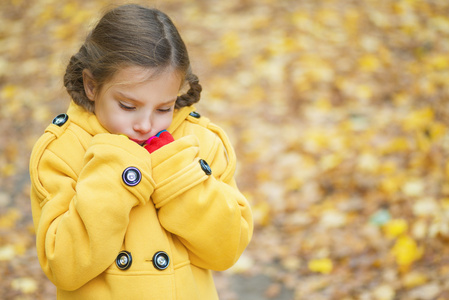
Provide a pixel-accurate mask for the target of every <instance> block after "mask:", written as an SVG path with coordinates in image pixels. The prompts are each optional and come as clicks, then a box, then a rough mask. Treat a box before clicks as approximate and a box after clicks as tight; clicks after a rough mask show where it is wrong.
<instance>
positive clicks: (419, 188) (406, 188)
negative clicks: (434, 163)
mask: <svg viewBox="0 0 449 300" xmlns="http://www.w3.org/2000/svg"><path fill="white" fill-rule="evenodd" d="M402 192H403V193H404V194H405V195H406V196H409V197H418V196H422V195H423V194H424V193H425V185H424V181H423V180H421V179H411V180H408V181H407V182H405V184H404V185H403V187H402Z"/></svg>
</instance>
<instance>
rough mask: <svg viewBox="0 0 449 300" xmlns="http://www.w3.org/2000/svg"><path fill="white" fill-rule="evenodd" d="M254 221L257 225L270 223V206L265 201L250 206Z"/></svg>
mask: <svg viewBox="0 0 449 300" xmlns="http://www.w3.org/2000/svg"><path fill="white" fill-rule="evenodd" d="M252 211H253V218H254V223H255V224H256V225H259V226H267V225H269V224H270V212H271V207H270V205H269V204H268V203H267V202H260V203H257V204H254V205H253V206H252Z"/></svg>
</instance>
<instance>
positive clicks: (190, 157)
mask: <svg viewBox="0 0 449 300" xmlns="http://www.w3.org/2000/svg"><path fill="white" fill-rule="evenodd" d="M200 137H201V135H200ZM204 138H207V139H208V144H209V145H210V146H209V149H207V151H200V145H199V144H200V140H199V138H198V137H197V136H195V135H187V136H184V137H182V138H180V139H178V140H176V141H174V142H172V143H171V144H168V145H166V146H164V147H163V148H161V149H160V150H157V151H156V152H154V153H153V154H152V155H151V157H152V165H153V178H154V180H155V183H156V187H155V191H154V193H153V195H152V200H153V202H154V204H155V206H156V208H157V209H159V212H158V216H159V220H160V222H161V224H162V226H163V227H164V228H165V229H166V230H167V231H169V232H171V233H173V234H175V235H176V236H177V237H178V238H179V239H180V240H181V242H182V243H183V244H184V245H185V247H186V248H187V249H188V250H189V252H190V254H189V257H190V260H191V263H192V264H194V265H196V266H198V267H201V268H205V269H211V270H217V271H219V270H225V269H227V268H229V267H231V266H232V265H233V264H234V263H235V262H236V261H237V259H238V258H239V257H240V255H241V254H242V252H243V250H244V249H245V248H246V246H247V245H248V243H249V241H250V239H251V236H252V231H253V221H252V213H251V210H250V208H249V205H248V202H247V200H246V199H245V197H244V196H243V195H242V194H241V193H240V191H239V190H238V188H237V186H236V184H235V181H234V177H233V174H234V171H235V161H230V154H231V153H227V152H226V151H225V148H224V146H223V142H222V140H221V139H220V138H219V137H218V136H217V135H215V134H211V135H207V136H206V137H203V139H204ZM211 139H212V141H213V142H212V143H211V142H210V140H211ZM230 150H231V151H233V150H232V149H228V152H229V151H230ZM200 153H202V154H201V155H202V156H203V157H201V156H200ZM232 154H233V153H232ZM231 156H232V155H231ZM203 159H204V160H208V163H209V164H210V169H211V171H212V173H211V174H210V175H209V174H208V173H209V172H207V168H205V167H204V161H203ZM231 160H232V159H231Z"/></svg>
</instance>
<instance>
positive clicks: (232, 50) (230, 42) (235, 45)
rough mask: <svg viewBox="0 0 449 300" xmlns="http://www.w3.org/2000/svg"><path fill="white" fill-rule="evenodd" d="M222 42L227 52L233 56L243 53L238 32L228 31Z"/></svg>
mask: <svg viewBox="0 0 449 300" xmlns="http://www.w3.org/2000/svg"><path fill="white" fill-rule="evenodd" d="M221 42H222V44H223V46H224V49H223V50H224V51H225V52H226V53H227V55H228V56H229V57H231V58H235V57H237V56H239V55H240V53H241V50H242V49H241V46H240V39H239V36H238V34H237V33H236V32H228V33H226V34H225V35H224V36H223V37H222V39H221Z"/></svg>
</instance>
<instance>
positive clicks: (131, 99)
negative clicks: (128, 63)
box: [117, 91, 178, 105]
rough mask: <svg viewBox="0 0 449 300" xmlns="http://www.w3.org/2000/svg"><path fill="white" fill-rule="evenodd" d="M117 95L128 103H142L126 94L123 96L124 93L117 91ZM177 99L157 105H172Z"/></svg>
mask: <svg viewBox="0 0 449 300" xmlns="http://www.w3.org/2000/svg"><path fill="white" fill-rule="evenodd" d="M117 94H119V95H120V96H122V97H123V98H126V99H127V100H129V101H131V102H134V103H142V101H139V100H137V99H135V98H133V97H132V96H130V95H128V94H125V93H123V92H120V91H117ZM177 99H178V97H177V96H176V98H174V99H170V100H168V101H166V102H163V103H159V105H168V104H172V103H173V102H176V100H177Z"/></svg>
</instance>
